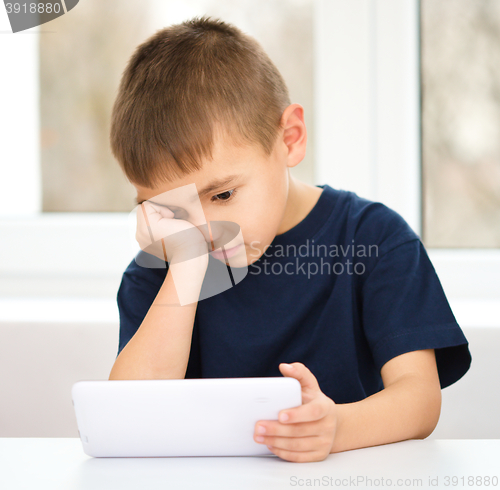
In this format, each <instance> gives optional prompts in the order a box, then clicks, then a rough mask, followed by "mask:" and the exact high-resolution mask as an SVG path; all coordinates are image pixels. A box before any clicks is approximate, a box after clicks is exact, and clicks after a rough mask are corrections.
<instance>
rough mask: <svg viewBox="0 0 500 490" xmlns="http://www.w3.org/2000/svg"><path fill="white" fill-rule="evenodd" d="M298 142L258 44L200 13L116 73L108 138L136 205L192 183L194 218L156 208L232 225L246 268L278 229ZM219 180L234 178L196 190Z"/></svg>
mask: <svg viewBox="0 0 500 490" xmlns="http://www.w3.org/2000/svg"><path fill="white" fill-rule="evenodd" d="M306 139H307V136H306V131H305V125H304V120H303V109H302V107H301V106H300V105H299V104H293V105H291V104H290V99H289V95H288V90H287V87H286V85H285V82H284V81H283V78H282V77H281V75H280V73H279V71H278V70H277V68H276V67H275V66H274V64H273V63H272V61H271V60H270V59H269V57H268V56H267V55H266V53H265V52H264V51H263V49H262V47H261V46H260V45H259V44H258V43H257V41H256V40H255V39H253V38H251V37H250V36H248V35H246V34H244V33H243V32H241V31H240V30H239V29H237V28H236V27H234V26H231V25H229V24H226V23H224V22H222V21H220V20H211V19H210V18H206V17H202V18H195V19H192V20H190V21H186V22H183V23H181V24H177V25H173V26H170V27H167V28H165V29H162V30H160V31H158V32H157V33H156V34H154V35H153V36H152V37H151V38H149V39H148V40H147V41H145V42H144V43H142V44H141V45H139V46H138V48H137V49H136V51H135V53H134V54H133V56H132V57H131V59H130V60H129V63H128V65H127V67H126V69H125V71H124V73H123V76H122V80H121V83H120V87H119V92H118V96H117V99H116V101H115V104H114V107H113V113H112V121H111V135H110V142H111V149H112V152H113V154H114V156H115V157H116V159H117V160H118V162H119V164H120V166H121V168H122V169H123V171H124V173H125V175H126V177H127V178H128V180H129V181H130V182H131V183H132V184H133V185H134V187H135V188H136V190H137V198H138V201H139V202H140V201H142V200H148V199H152V198H153V197H155V196H158V195H160V194H162V193H165V192H167V191H169V190H173V189H176V188H178V187H181V186H185V185H187V184H192V183H195V185H196V189H197V191H198V192H199V202H200V203H201V205H202V208H203V214H204V216H202V217H198V216H195V215H194V214H193V213H192V212H191V211H192V210H190V209H189V206H187V205H185V203H171V202H168V203H161V202H159V201H156V202H158V203H159V204H165V205H167V206H168V207H169V208H170V209H171V210H172V211H174V212H175V214H176V218H180V219H185V220H187V221H190V222H192V223H193V224H195V225H201V224H203V223H205V220H206V221H233V222H235V223H237V224H238V225H239V226H240V227H241V230H242V234H243V238H244V241H245V249H246V250H245V251H246V255H247V258H248V259H249V260H248V263H252V262H254V261H255V260H257V259H258V258H259V257H260V256H261V255H262V253H263V252H264V251H265V249H266V248H267V246H268V245H269V244H270V243H271V242H272V240H273V239H274V236H275V235H276V234H279V233H282V232H283V231H286V224H287V222H288V221H290V216H289V214H290V212H293V209H291V208H293V203H292V204H291V203H290V202H289V199H288V197H289V187H290V184H293V179H292V178H291V177H290V175H289V171H288V168H289V167H293V166H294V165H297V164H298V163H299V162H300V161H301V160H302V159H303V158H304V154H305V147H306ZM229 176H235V179H234V180H233V181H231V182H226V183H225V184H222V183H221V185H219V186H218V187H214V188H212V189H211V191H210V192H209V193H208V194H203V190H204V189H205V188H206V187H207V186H208V185H209V184H212V183H213V182H214V181H222V180H226V179H227V177H229ZM233 189H234V191H233ZM230 247H231V244H227V248H230Z"/></svg>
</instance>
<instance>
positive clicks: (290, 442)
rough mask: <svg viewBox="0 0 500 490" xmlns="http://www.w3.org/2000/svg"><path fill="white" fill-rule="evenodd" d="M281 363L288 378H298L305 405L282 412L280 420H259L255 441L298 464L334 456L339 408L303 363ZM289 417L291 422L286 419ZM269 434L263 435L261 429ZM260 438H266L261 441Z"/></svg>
mask: <svg viewBox="0 0 500 490" xmlns="http://www.w3.org/2000/svg"><path fill="white" fill-rule="evenodd" d="M289 366H292V367H291V368H290V367H287V365H286V364H284V363H281V364H280V365H279V369H280V371H281V373H282V374H283V375H284V376H288V377H291V378H296V379H298V380H299V381H300V385H301V387H302V405H301V406H299V407H295V408H289V409H287V410H282V411H281V412H280V413H279V420H259V421H258V422H257V423H256V424H255V432H254V440H255V441H256V442H258V443H259V444H266V445H267V446H268V448H269V449H270V450H271V451H272V452H273V453H274V454H276V456H279V457H280V458H282V459H285V460H287V461H293V462H296V463H305V462H312V461H323V460H324V459H326V457H327V456H328V455H329V454H330V451H331V449H332V447H333V441H334V439H335V433H336V431H337V422H338V420H337V407H336V405H335V402H334V401H333V400H332V399H331V398H329V397H327V396H326V395H325V394H324V393H323V392H322V391H321V390H320V388H319V385H318V381H317V380H316V377H315V376H314V374H313V373H311V371H309V369H308V368H307V367H306V366H304V364H302V363H300V362H294V363H292V364H289ZM285 415H288V418H287V420H283V419H282V417H283V416H285ZM260 426H262V427H264V428H265V432H264V433H261V432H259V427H260ZM258 437H263V440H259V439H258Z"/></svg>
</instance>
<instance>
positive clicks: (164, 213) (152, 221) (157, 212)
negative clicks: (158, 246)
mask: <svg viewBox="0 0 500 490" xmlns="http://www.w3.org/2000/svg"><path fill="white" fill-rule="evenodd" d="M174 216H175V214H174V213H173V212H172V211H171V210H170V209H168V208H167V207H164V206H158V205H155V204H153V203H150V202H148V201H144V202H143V203H142V204H141V205H140V207H139V209H138V210H137V223H138V227H139V226H140V227H142V230H143V233H144V232H145V229H147V230H148V234H149V237H150V239H151V242H154V241H156V240H160V239H161V238H163V237H162V236H159V235H160V234H159V233H158V226H157V225H158V223H159V222H160V221H161V220H162V219H172V218H173V217H174Z"/></svg>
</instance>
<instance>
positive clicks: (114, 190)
mask: <svg viewBox="0 0 500 490" xmlns="http://www.w3.org/2000/svg"><path fill="white" fill-rule="evenodd" d="M201 15H210V16H212V17H215V18H217V17H218V18H220V19H221V20H223V21H226V22H229V23H233V24H234V25H235V26H236V27H238V28H240V29H241V30H243V31H244V32H246V33H247V34H250V35H251V36H253V37H255V38H256V39H257V40H258V41H259V42H260V43H261V44H262V46H263V47H264V49H265V50H266V52H267V53H268V55H269V56H270V58H271V59H272V60H273V62H274V63H275V64H276V66H277V67H278V69H279V70H280V72H281V74H282V75H283V77H284V79H285V81H286V83H287V85H288V88H289V91H290V97H291V100H292V103H294V102H297V103H299V104H301V105H302V106H303V107H304V117H305V121H306V126H307V129H308V142H307V145H308V150H307V155H306V158H305V159H304V160H303V161H302V162H301V164H300V165H298V166H297V167H295V168H292V169H291V173H292V174H293V175H294V176H296V177H297V178H299V179H301V180H304V181H305V182H308V183H310V184H312V183H313V163H312V162H313V161H314V147H313V138H312V134H313V131H314V128H313V113H312V109H313V76H312V73H313V52H312V39H313V36H312V22H313V0H286V1H283V0H231V1H221V0H218V1H216V0H184V1H183V2H179V1H178V0H141V1H140V2H139V1H138V0H106V2H102V1H99V0H85V1H83V2H80V3H79V4H78V6H77V7H76V8H75V9H74V11H73V12H70V13H68V15H64V16H62V17H60V18H58V19H55V20H53V21H52V22H51V23H50V28H49V26H48V25H47V26H46V27H43V28H42V29H41V31H47V32H42V33H41V34H40V48H39V49H40V110H41V125H40V127H41V135H40V145H41V162H42V195H43V203H42V211H44V212H62V211H67V212H112V211H113V212H130V211H131V210H132V209H133V208H134V206H135V202H134V198H135V194H136V193H135V189H134V188H133V186H132V185H131V184H130V182H128V180H127V179H126V177H125V176H124V175H123V173H122V171H121V169H120V167H119V165H118V162H117V161H116V160H115V159H114V157H113V155H112V153H111V149H110V147H109V129H110V117H111V110H112V106H113V102H114V100H115V97H116V94H117V90H118V85H119V82H120V78H121V74H122V72H123V70H124V69H125V66H126V64H127V62H128V59H129V58H130V56H131V55H132V53H133V51H134V50H135V48H136V47H137V45H139V44H140V43H142V42H143V41H145V40H146V39H147V38H148V37H150V36H151V35H152V34H154V33H155V32H156V31H157V30H159V29H162V28H164V27H166V26H168V25H171V24H177V23H179V22H182V21H184V20H188V19H190V18H192V17H194V16H201Z"/></svg>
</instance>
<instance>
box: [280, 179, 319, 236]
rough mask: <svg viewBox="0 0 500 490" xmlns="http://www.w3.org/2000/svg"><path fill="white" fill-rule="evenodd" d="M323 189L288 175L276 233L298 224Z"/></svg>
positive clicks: (309, 210) (281, 232)
mask: <svg viewBox="0 0 500 490" xmlns="http://www.w3.org/2000/svg"><path fill="white" fill-rule="evenodd" d="M322 191H323V189H322V188H321V187H316V186H314V185H310V184H306V183H305V182H301V181H300V180H298V179H296V178H294V177H293V176H292V175H290V180H289V187H288V199H287V203H286V208H285V213H284V216H283V220H282V221H281V224H280V226H279V229H278V232H277V233H276V234H277V235H281V234H283V233H285V232H287V231H288V230H291V229H292V228H293V227H294V226H296V225H298V224H299V223H300V222H301V221H302V220H303V219H304V218H305V217H306V216H307V215H308V214H309V213H310V212H311V210H312V209H313V208H314V206H315V205H316V203H317V202H318V199H319V196H320V195H321V192H322Z"/></svg>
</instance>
